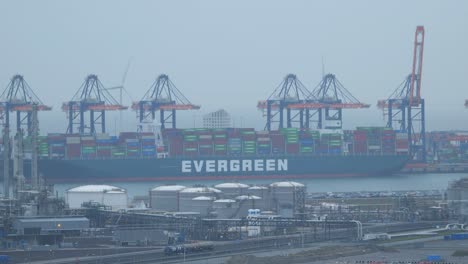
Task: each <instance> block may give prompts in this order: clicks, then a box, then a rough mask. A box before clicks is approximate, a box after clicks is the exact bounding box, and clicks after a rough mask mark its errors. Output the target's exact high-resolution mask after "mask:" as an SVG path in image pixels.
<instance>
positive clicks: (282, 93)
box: [257, 74, 310, 131]
mask: <svg viewBox="0 0 468 264" xmlns="http://www.w3.org/2000/svg"><path fill="white" fill-rule="evenodd" d="M309 95H310V91H309V90H308V89H307V88H306V87H305V86H304V84H303V83H302V82H301V81H300V80H299V79H298V78H297V77H296V75H294V74H288V75H286V77H284V79H283V81H282V82H281V83H280V85H278V87H277V88H276V89H275V90H274V91H273V93H272V94H271V95H270V96H269V97H268V99H267V100H265V101H259V102H258V104H257V108H258V109H260V110H262V111H263V113H264V115H266V118H267V122H266V125H265V130H268V131H270V130H272V129H273V126H274V124H275V123H276V124H278V126H277V128H278V129H281V128H284V127H292V126H293V124H294V123H297V124H299V127H301V128H303V127H304V123H305V122H304V110H303V109H299V110H295V109H291V108H288V106H289V105H292V104H298V103H302V102H304V100H305V99H306V98H307V97H309ZM285 113H286V124H285V117H284V115H285ZM285 125H286V126H285Z"/></svg>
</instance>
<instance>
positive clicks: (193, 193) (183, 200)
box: [179, 187, 221, 212]
mask: <svg viewBox="0 0 468 264" xmlns="http://www.w3.org/2000/svg"><path fill="white" fill-rule="evenodd" d="M220 194H221V191H220V190H218V189H215V188H210V187H191V188H185V189H183V190H181V191H180V192H179V212H192V211H193V209H192V208H191V206H192V199H193V198H196V197H199V196H206V197H215V198H216V197H218V196H219V195H220Z"/></svg>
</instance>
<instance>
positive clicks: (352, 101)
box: [288, 73, 370, 129]
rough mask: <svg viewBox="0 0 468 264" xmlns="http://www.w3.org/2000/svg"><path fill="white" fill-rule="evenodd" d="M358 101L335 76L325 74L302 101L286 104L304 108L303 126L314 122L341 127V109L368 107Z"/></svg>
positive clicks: (297, 108)
mask: <svg viewBox="0 0 468 264" xmlns="http://www.w3.org/2000/svg"><path fill="white" fill-rule="evenodd" d="M369 107H370V105H369V104H365V103H362V102H360V101H359V100H358V99H357V98H356V97H354V96H353V95H352V94H351V93H350V92H349V91H348V90H347V89H346V88H345V87H344V86H343V85H342V84H341V83H340V81H339V80H338V79H337V78H336V76H335V75H334V74H330V73H329V74H326V75H324V76H323V78H322V80H321V82H320V83H319V84H318V85H317V86H316V87H315V88H314V90H312V92H311V93H310V95H309V96H308V97H307V98H306V99H305V100H303V102H300V103H295V104H291V105H288V108H289V109H295V110H301V111H302V110H305V113H304V114H305V117H304V119H305V125H304V126H305V127H307V128H310V123H316V124H317V125H316V128H318V129H322V128H326V129H342V126H343V113H342V111H343V109H359V108H369Z"/></svg>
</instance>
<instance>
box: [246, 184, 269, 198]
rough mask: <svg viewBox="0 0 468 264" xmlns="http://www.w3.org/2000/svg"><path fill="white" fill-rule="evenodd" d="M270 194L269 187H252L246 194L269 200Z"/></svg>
mask: <svg viewBox="0 0 468 264" xmlns="http://www.w3.org/2000/svg"><path fill="white" fill-rule="evenodd" d="M268 192H269V191H268V187H266V186H252V187H249V188H248V189H247V193H246V194H249V195H255V196H258V197H261V198H267V196H268Z"/></svg>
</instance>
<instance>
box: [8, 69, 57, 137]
mask: <svg viewBox="0 0 468 264" xmlns="http://www.w3.org/2000/svg"><path fill="white" fill-rule="evenodd" d="M33 105H35V109H37V111H48V110H51V109H52V107H50V106H46V105H44V104H43V103H42V101H41V100H40V99H39V97H38V96H37V95H36V94H35V93H34V91H33V90H32V89H31V87H30V86H29V85H28V83H27V82H26V81H25V80H24V78H23V76H21V75H15V76H13V78H11V81H10V83H9V84H8V86H7V87H6V89H5V90H4V91H3V92H2V94H1V95H0V118H1V120H2V121H3V124H4V126H5V127H6V128H8V129H9V128H10V112H16V130H17V132H21V131H22V130H23V128H24V127H26V129H27V132H28V134H29V133H30V132H31V125H32V120H31V118H32V112H33Z"/></svg>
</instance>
